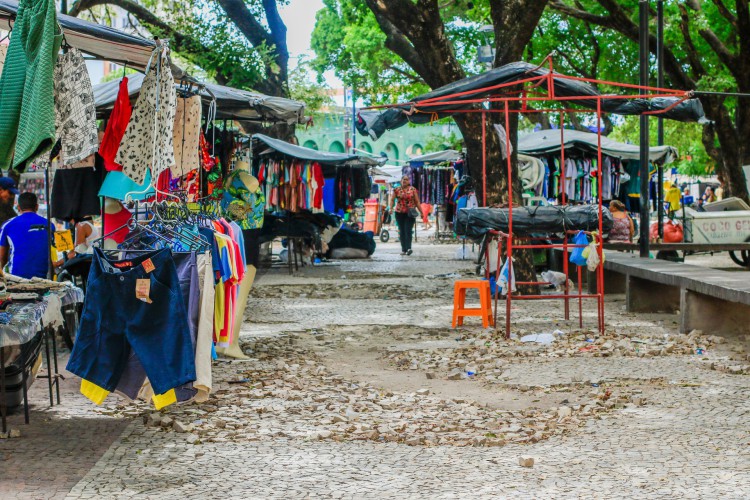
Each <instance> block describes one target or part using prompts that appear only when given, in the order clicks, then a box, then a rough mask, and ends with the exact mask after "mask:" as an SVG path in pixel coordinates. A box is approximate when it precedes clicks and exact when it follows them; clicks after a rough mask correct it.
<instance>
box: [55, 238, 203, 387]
mask: <svg viewBox="0 0 750 500" xmlns="http://www.w3.org/2000/svg"><path fill="white" fill-rule="evenodd" d="M149 261H150V264H149ZM144 263H146V267H144ZM150 267H153V269H152V270H151V272H147V268H150ZM139 279H147V280H149V285H150V291H149V299H150V300H151V303H147V302H145V301H143V300H141V299H139V298H137V297H136V280H139ZM131 349H132V350H133V351H134V352H135V354H136V356H138V359H139V360H140V362H141V364H142V365H143V368H144V369H145V370H146V374H147V375H148V378H149V381H150V382H151V385H152V387H153V389H154V393H156V394H164V393H166V392H167V391H169V390H170V389H173V388H175V387H177V386H179V385H182V384H185V383H187V382H191V381H194V380H195V354H194V352H193V344H192V341H191V338H190V327H189V325H188V319H187V312H186V310H185V304H184V301H183V298H182V294H181V292H180V281H179V278H178V277H177V271H176V269H175V264H174V261H173V260H172V253H171V252H170V251H169V250H168V249H164V250H158V251H156V252H149V253H147V254H143V255H141V256H139V257H137V258H133V259H128V260H114V259H110V258H109V257H107V256H106V255H105V254H104V253H103V252H102V251H101V250H100V249H98V248H97V249H94V258H93V262H92V264H91V271H90V272H89V279H88V283H87V287H86V300H85V303H84V306H83V314H82V316H81V322H80V326H79V329H78V336H77V338H76V342H75V345H74V347H73V352H72V353H71V355H70V360H69V361H68V366H67V369H68V371H70V372H72V373H74V374H76V375H78V376H79V377H81V378H83V379H84V380H87V381H89V382H92V383H94V384H96V385H98V386H99V387H102V388H104V389H106V390H108V391H110V392H111V391H114V390H115V388H116V387H117V382H118V381H119V380H120V377H121V375H122V372H123V370H124V368H125V366H126V364H127V360H128V357H129V355H130V350H131Z"/></svg>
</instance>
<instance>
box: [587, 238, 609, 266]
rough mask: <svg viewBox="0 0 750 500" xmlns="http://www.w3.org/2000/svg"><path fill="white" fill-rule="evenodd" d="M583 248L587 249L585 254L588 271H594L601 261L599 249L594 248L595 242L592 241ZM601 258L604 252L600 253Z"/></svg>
mask: <svg viewBox="0 0 750 500" xmlns="http://www.w3.org/2000/svg"><path fill="white" fill-rule="evenodd" d="M584 250H588V252H587V253H588V255H587V256H586V267H587V268H588V270H589V271H596V268H597V267H598V266H599V264H600V263H601V262H600V260H599V251H598V250H597V248H596V243H595V242H593V241H592V242H591V243H590V244H589V246H587V247H586V248H585V249H584ZM602 258H604V254H602Z"/></svg>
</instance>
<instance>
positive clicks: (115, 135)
mask: <svg viewBox="0 0 750 500" xmlns="http://www.w3.org/2000/svg"><path fill="white" fill-rule="evenodd" d="M132 112H133V107H132V106H131V105H130V95H129V92H128V77H127V76H123V77H122V80H121V81H120V89H119V90H118V91H117V99H115V105H114V106H113V107H112V113H110V115H109V121H107V128H106V129H105V130H104V137H102V143H101V145H100V146H99V155H100V156H101V157H102V158H104V168H106V169H107V170H109V171H110V172H111V171H113V170H118V171H121V170H122V165H118V164H117V163H116V162H115V155H117V150H118V149H119V148H120V141H122V137H123V136H124V135H125V130H126V129H127V128H128V122H129V121H130V115H131V113H132Z"/></svg>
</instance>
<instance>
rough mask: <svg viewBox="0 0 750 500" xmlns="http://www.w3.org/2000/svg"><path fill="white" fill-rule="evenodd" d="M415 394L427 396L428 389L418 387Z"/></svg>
mask: <svg viewBox="0 0 750 500" xmlns="http://www.w3.org/2000/svg"><path fill="white" fill-rule="evenodd" d="M417 395H419V396H429V395H430V390H429V389H419V390H417Z"/></svg>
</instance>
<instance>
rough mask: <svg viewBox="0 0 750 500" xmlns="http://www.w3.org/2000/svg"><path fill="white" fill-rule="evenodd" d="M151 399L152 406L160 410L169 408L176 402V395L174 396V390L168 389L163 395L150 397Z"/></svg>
mask: <svg viewBox="0 0 750 500" xmlns="http://www.w3.org/2000/svg"><path fill="white" fill-rule="evenodd" d="M151 399H152V400H153V401H154V406H155V407H156V409H157V410H161V409H162V408H164V407H165V406H169V405H171V404H172V403H176V402H177V394H175V392H174V389H169V390H168V391H167V392H165V393H164V394H154V395H153V396H151Z"/></svg>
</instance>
